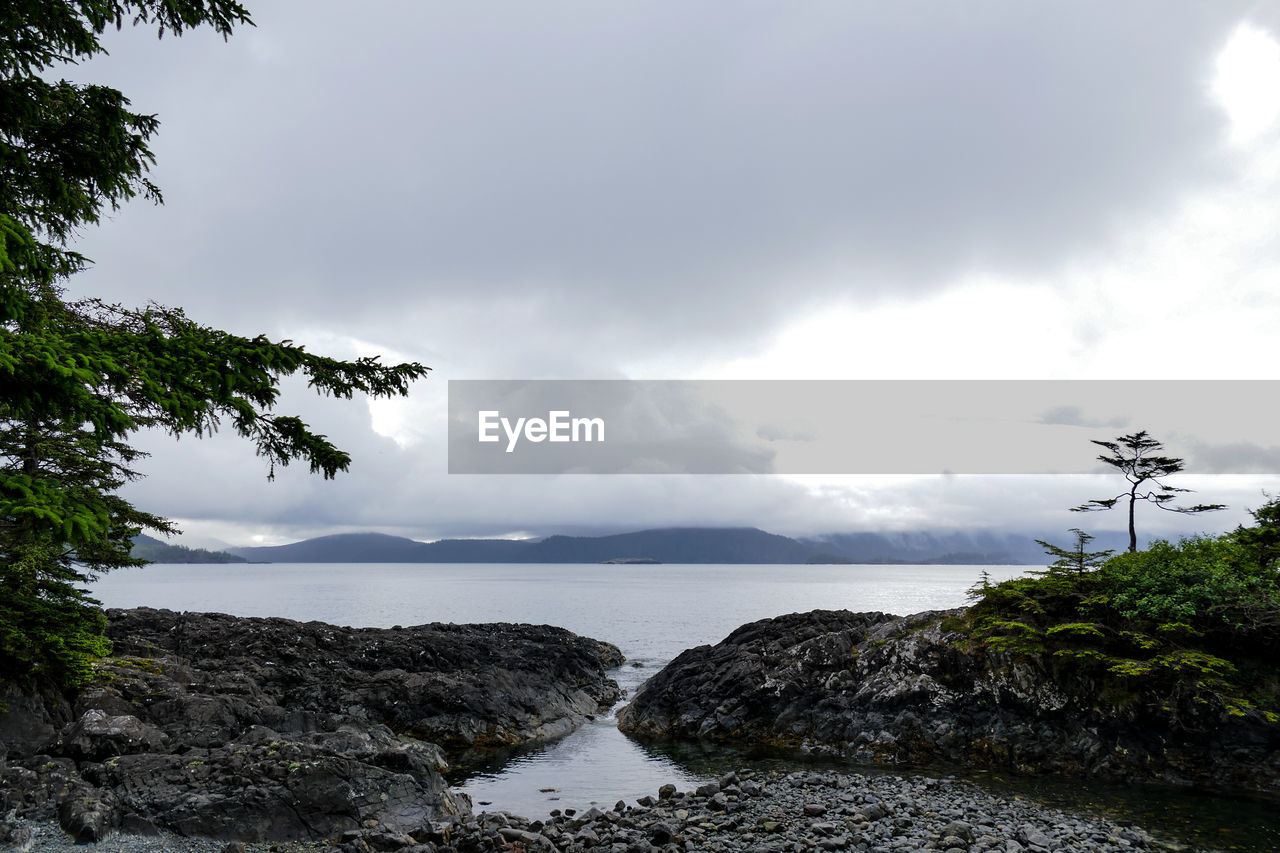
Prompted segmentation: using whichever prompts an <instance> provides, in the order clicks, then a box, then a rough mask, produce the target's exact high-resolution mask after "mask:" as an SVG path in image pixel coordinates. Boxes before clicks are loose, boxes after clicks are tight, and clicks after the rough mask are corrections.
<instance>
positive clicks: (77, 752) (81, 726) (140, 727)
mask: <svg viewBox="0 0 1280 853" xmlns="http://www.w3.org/2000/svg"><path fill="white" fill-rule="evenodd" d="M166 740H168V737H167V736H166V735H165V733H164V732H162V731H160V730H159V729H157V728H156V727H155V726H150V725H147V724H146V723H144V722H142V720H139V719H138V718H137V717H135V716H133V715H131V714H121V715H118V716H114V717H113V716H108V715H107V713H106V712H105V711H102V710H100V709H98V708H92V709H90V710H88V711H85V712H84V714H83V715H82V716H81V717H80V719H78V720H76V721H75V722H74V723H72V724H71V725H70V726H68V727H67V728H66V730H65V731H63V733H62V734H61V735H59V737H58V740H57V741H56V742H55V743H54V744H53V745H51V746H50V751H52V752H53V753H54V754H55V755H65V756H67V757H69V758H72V759H75V760H76V761H102V760H103V759H106V758H111V757H112V756H116V755H131V754H133V753H135V752H160V751H162V750H163V749H164V746H165V741H166Z"/></svg>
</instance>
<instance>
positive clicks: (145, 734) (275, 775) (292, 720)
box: [0, 608, 622, 850]
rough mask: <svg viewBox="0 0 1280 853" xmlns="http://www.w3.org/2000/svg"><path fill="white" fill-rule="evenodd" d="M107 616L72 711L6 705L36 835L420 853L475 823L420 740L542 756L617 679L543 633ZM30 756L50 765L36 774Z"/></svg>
mask: <svg viewBox="0 0 1280 853" xmlns="http://www.w3.org/2000/svg"><path fill="white" fill-rule="evenodd" d="M108 615H109V617H110V627H109V632H108V633H109V636H110V638H111V639H112V641H113V643H114V646H115V650H116V653H117V655H116V656H115V657H113V658H109V659H107V660H105V661H103V662H102V664H101V665H100V666H99V675H100V677H99V678H98V679H97V680H96V681H95V682H94V684H93V685H91V686H90V687H89V688H88V689H86V690H84V691H83V692H82V693H81V694H80V696H78V697H76V699H75V701H74V705H71V704H70V703H67V702H66V701H65V700H62V699H61V698H60V697H30V701H25V702H24V699H23V697H22V696H21V695H18V696H17V697H16V700H15V701H11V702H10V707H11V708H17V709H18V710H19V711H20V712H21V713H20V714H19V715H16V716H10V717H9V718H8V721H7V724H5V723H0V734H5V733H7V735H6V737H7V740H6V745H7V746H8V748H9V750H10V752H11V753H16V754H17V755H18V756H30V757H29V758H25V759H24V761H23V765H24V766H6V765H5V764H4V762H3V761H2V760H0V799H2V803H0V804H2V805H4V806H5V807H11V808H14V809H15V810H16V812H17V813H19V814H21V815H22V816H24V817H36V818H46V817H51V816H53V810H54V808H55V806H56V808H57V815H58V818H59V820H60V821H61V823H62V825H63V826H64V827H65V828H66V829H67V831H68V832H69V833H71V834H73V835H74V836H75V837H76V838H77V839H79V840H94V839H97V838H100V837H101V836H102V834H103V833H104V832H106V831H108V830H110V829H111V828H113V827H115V826H116V825H120V826H121V827H122V828H126V829H127V830H128V831H131V832H142V833H154V832H156V831H158V829H160V828H164V829H170V830H173V831H176V832H178V833H179V834H183V835H191V836H204V837H209V838H214V839H221V840H227V841H285V840H294V839H320V838H326V837H328V838H334V837H338V836H339V835H341V834H342V833H344V832H354V833H356V835H355V836H353V837H351V838H348V839H346V840H344V841H342V842H341V844H340V846H341V845H343V844H345V845H351V846H353V848H360V849H369V850H374V849H378V850H381V849H402V848H406V847H410V846H413V845H416V844H418V843H419V842H424V843H425V842H426V841H427V839H415V838H412V837H410V836H409V835H407V834H406V833H408V832H411V831H418V830H420V829H421V828H422V827H425V826H433V825H436V824H437V823H438V822H440V821H445V820H457V819H458V818H461V817H465V816H466V815H468V814H469V813H470V810H471V804H470V801H469V800H468V799H467V798H466V797H465V796H464V795H461V794H456V793H454V792H451V791H449V790H448V789H447V787H446V785H445V781H444V777H443V776H442V772H443V771H444V770H445V769H447V766H448V765H447V763H446V761H445V755H444V752H443V751H442V749H441V747H440V746H439V745H437V743H436V742H429V741H428V740H427V739H425V738H434V739H435V740H436V741H437V742H439V743H444V744H448V745H449V746H450V747H453V748H458V749H462V748H477V747H488V746H502V745H512V744H520V743H526V742H529V741H537V740H541V739H545V738H550V737H555V736H558V735H560V734H564V733H566V732H568V731H570V730H572V729H573V728H574V727H576V726H577V725H578V724H579V723H581V722H582V721H583V720H584V719H585V718H586V717H587V716H588V715H589V714H594V713H596V712H598V711H599V710H600V709H601V708H602V707H607V706H609V705H610V704H611V703H612V702H613V701H614V700H615V699H616V698H617V697H618V695H619V691H618V687H617V685H616V684H615V683H614V682H613V681H612V680H611V679H610V678H609V677H608V676H607V672H606V671H607V670H608V669H609V668H611V667H613V666H617V665H619V664H620V663H621V662H622V656H621V654H620V653H619V652H618V651H617V649H616V648H614V647H612V646H609V645H607V644H604V643H598V642H596V641H594V640H588V639H585V638H582V637H578V636H576V635H574V634H571V633H569V632H567V631H564V630H562V629H559V628H552V627H549V626H529V625H425V626H418V627H414V628H398V629H388V630H379V629H352V628H341V627H336V626H332V625H326V624H323V623H319V622H309V623H300V622H293V621H290V620H285V619H238V618H235V617H231V616H224V615H219V614H190V613H188V614H178V613H173V612H170V611H163V610H150V609H145V608H144V609H139V610H131V611H119V610H113V611H109V614H108ZM59 703H61V704H59ZM72 708H74V714H75V717H74V719H73V718H72V715H71V711H72ZM6 725H7V727H6ZM55 731H56V732H58V735H57V737H56V738H55V737H52V735H53V734H54V733H55ZM36 743H39V744H40V745H41V746H43V745H44V744H46V743H47V744H48V746H47V747H44V748H46V749H47V750H48V751H49V752H50V753H51V755H43V756H36V755H34V754H33V753H34V751H35V750H36V749H39V748H41V747H39V746H33V745H32V744H36ZM25 765H29V766H25ZM86 783H91V784H86ZM122 815H123V817H122ZM431 841H432V843H434V839H432V840H431Z"/></svg>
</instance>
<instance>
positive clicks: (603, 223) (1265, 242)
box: [69, 0, 1280, 542]
mask: <svg viewBox="0 0 1280 853" xmlns="http://www.w3.org/2000/svg"><path fill="white" fill-rule="evenodd" d="M254 6H255V8H254V14H255V17H256V19H257V21H258V24H259V26H258V27H257V28H256V29H251V30H246V31H244V32H241V33H238V34H236V35H235V36H233V37H232V39H231V40H230V42H228V43H226V44H224V43H223V42H222V41H221V40H220V39H218V38H216V37H213V36H212V35H210V34H199V33H194V34H191V35H188V36H184V37H183V38H181V39H166V40H164V41H163V42H156V41H155V40H154V39H153V38H152V37H151V34H150V32H144V31H130V30H125V31H124V32H122V33H119V34H114V33H109V34H108V38H109V43H108V44H109V47H110V49H111V50H112V56H111V57H108V58H105V59H104V60H102V61H100V62H94V63H89V64H87V65H85V66H82V67H78V68H75V69H72V70H71V71H70V72H69V74H70V75H72V76H75V77H77V78H79V79H85V80H94V81H102V82H107V83H110V84H113V85H118V86H120V88H122V89H123V90H124V91H125V93H126V94H127V95H128V96H130V97H131V98H132V99H133V102H134V104H135V106H136V107H137V108H138V109H139V110H141V111H143V112H146V113H151V112H155V113H158V114H159V115H160V117H161V119H162V122H163V124H162V129H161V132H160V136H159V139H158V141H157V144H156V150H157V154H158V157H159V163H158V166H157V169H156V172H155V175H154V177H155V178H156V180H157V182H158V183H159V184H160V185H161V186H162V187H163V188H164V190H165V194H166V198H167V200H168V203H167V205H166V206H165V207H164V208H162V209H155V208H150V207H147V206H145V205H140V204H134V205H130V206H128V207H126V208H125V209H124V210H122V211H121V212H119V213H118V214H117V215H115V216H114V217H113V218H112V219H111V220H110V221H109V222H107V223H106V224H105V225H103V226H102V227H101V228H98V229H95V230H93V231H90V232H87V233H86V234H85V235H84V236H83V238H82V239H81V241H80V242H79V244H78V245H77V248H79V249H80V250H82V251H84V252H85V253H86V254H88V255H89V256H90V257H93V258H95V259H96V260H97V262H98V265H97V267H96V268H95V269H94V270H92V271H91V272H89V273H87V274H85V275H82V276H77V277H76V279H75V280H73V281H72V282H71V287H72V289H73V290H74V291H76V292H83V293H91V294H93V295H97V296H101V297H102V298H104V299H107V300H109V301H116V300H118V301H122V302H126V303H140V302H143V301H145V300H146V299H157V300H159V301H161V302H165V303H169V304H177V305H182V306H184V307H185V308H187V309H188V311H189V313H190V314H191V316H193V317H195V318H197V319H198V320H200V321H202V322H207V323H211V324H214V325H217V326H221V327H224V328H228V329H231V330H233V331H238V332H241V333H246V334H256V333H258V332H260V331H261V332H267V333H269V334H272V335H275V336H278V337H279V336H289V337H293V338H295V339H296V340H299V341H301V342H304V343H307V344H308V346H310V347H311V348H312V349H317V350H321V351H325V352H334V354H335V355H348V354H354V353H355V352H358V351H367V349H366V350H361V349H360V348H359V346H358V344H357V343H356V342H363V343H364V345H365V346H366V347H367V348H373V349H375V350H377V351H394V352H396V353H398V354H403V357H406V358H411V359H416V360H420V361H423V362H425V363H427V364H429V365H431V366H432V367H434V368H435V369H436V370H435V372H434V373H433V374H432V376H431V378H429V379H428V380H426V381H425V382H423V383H420V384H419V386H418V387H417V388H416V389H415V393H414V396H413V397H412V398H411V399H410V400H408V401H390V402H379V403H375V404H374V405H373V406H372V407H371V406H369V405H367V404H366V403H365V402H363V401H355V402H353V403H339V402H335V401H329V400H324V401H319V400H313V399H311V398H310V397H306V396H305V395H304V396H298V395H297V394H296V393H294V394H293V395H292V396H293V397H294V398H295V399H296V401H297V402H296V408H297V409H298V410H300V411H301V412H302V413H303V414H304V416H305V418H306V419H307V420H308V421H309V422H311V423H314V424H316V425H317V428H319V429H320V431H322V432H326V433H327V434H330V435H332V436H334V437H335V438H336V439H337V440H338V443H339V444H340V446H343V447H344V448H347V449H350V450H351V451H352V453H353V455H354V457H355V463H354V467H353V471H352V472H351V474H349V475H346V476H343V477H341V478H339V480H338V481H335V482H324V481H320V480H316V479H314V478H311V477H309V476H307V474H306V472H305V471H298V470H295V469H290V470H288V471H286V472H283V473H282V475H281V476H280V478H279V480H278V481H277V482H276V483H274V484H271V485H266V484H265V483H264V482H263V470H262V466H261V464H260V463H259V461H258V460H255V459H253V458H252V457H251V456H250V455H249V453H248V448H247V447H246V446H245V445H244V444H243V443H241V442H237V441H234V440H232V439H230V438H229V437H226V436H220V437H218V438H216V439H214V440H212V441H198V442H197V441H185V440H184V441H182V442H179V443H177V444H173V443H172V442H171V441H170V440H168V439H159V438H151V437H144V438H143V439H142V443H143V444H144V445H145V446H146V447H147V448H149V449H151V450H153V452H154V454H155V455H154V458H153V459H152V460H150V461H149V462H148V463H147V466H146V469H145V470H147V471H148V473H149V474H150V478H149V479H148V480H146V481H144V482H141V483H139V484H135V485H134V486H132V487H131V489H130V492H129V494H131V495H133V496H135V497H136V499H137V500H138V501H139V503H140V504H141V505H143V506H145V507H146V508H148V509H151V510H154V511H158V512H161V513H164V514H168V515H171V516H174V517H177V518H181V519H183V520H184V522H185V523H186V524H187V526H188V528H189V529H193V530H199V529H206V530H208V531H210V535H217V536H219V537H220V538H227V539H234V541H237V542H241V541H244V540H243V539H240V538H239V537H238V535H237V531H239V532H240V533H243V534H244V535H246V536H248V535H259V536H264V537H268V538H272V537H274V538H292V537H297V536H301V535H312V534H315V533H321V532H329V531H330V530H332V529H337V528H342V529H347V528H358V529H368V528H376V529H385V530H387V531H388V532H399V533H402V534H408V535H413V536H418V537H422V538H431V537H434V536H438V535H505V534H513V533H530V532H535V533H536V532H542V533H549V532H556V531H558V530H566V529H579V530H588V529H590V530H599V529H622V528H635V527H641V526H649V525H658V524H680V523H697V524H717V523H724V524H758V525H760V526H762V527H766V528H769V529H776V530H779V531H780V532H825V531H830V530H843V529H851V528H858V527H860V526H862V525H866V526H868V527H874V526H876V525H889V526H896V527H898V528H900V529H901V528H902V527H904V526H929V525H935V524H943V525H970V524H986V523H987V522H991V523H993V524H996V525H999V526H1004V525H1009V524H1028V525H1035V526H1038V527H1039V526H1040V525H1053V524H1057V525H1058V526H1060V527H1062V528H1063V529H1066V528H1067V527H1069V526H1071V524H1072V523H1073V522H1074V521H1078V519H1072V518H1067V519H1066V520H1065V521H1064V522H1061V523H1060V522H1059V519H1058V514H1060V513H1061V508H1062V507H1065V506H1072V505H1075V504H1078V503H1080V502H1081V501H1082V500H1086V499H1088V498H1089V497H1091V496H1092V495H1091V494H1090V493H1091V491H1092V489H1088V488H1086V489H1084V494H1083V495H1075V494H1068V492H1071V491H1072V490H1071V489H1069V488H1068V487H1067V485H1065V484H1066V483H1068V482H1069V481H1067V480H1064V479H1058V478H1050V479H1048V480H1046V481H1045V482H1043V483H1041V482H1039V481H1036V482H1033V481H1031V480H1024V479H1002V478H977V479H974V478H967V477H948V478H921V479H916V480H910V481H897V480H887V481H886V480H883V479H881V480H876V479H869V480H862V481H857V482H841V481H833V482H832V483H830V484H829V485H827V486H817V485H812V484H808V483H805V482H800V481H797V480H792V479H783V478H771V477H733V478H724V479H719V478H699V477H679V476H671V477H635V478H625V477H613V478H591V477H561V478H540V477H516V478H495V477H471V478H467V477H462V478H459V477H450V476H447V475H446V474H444V463H445V457H444V453H443V447H444V445H443V440H444V431H445V427H446V425H447V422H446V414H445V399H444V384H445V382H446V381H447V380H449V379H458V378H472V379H481V378H484V379H493V378H575V379H583V378H597V379H613V378H624V377H625V378H637V377H652V378H688V377H691V376H701V377H706V378H766V377H769V378H800V377H804V378H876V379H883V378H934V379H936V378H974V377H979V378H1014V377H1021V378H1035V379H1040V378H1049V377H1054V378H1096V379H1102V378H1111V377H1121V378H1138V379H1145V378H1154V377H1163V378H1192V377H1200V378H1215V379H1216V378H1223V377H1235V376H1253V377H1257V378H1272V376H1273V373H1274V371H1273V369H1272V365H1273V364H1274V357H1273V356H1274V353H1273V350H1274V345H1273V344H1272V343H1271V341H1273V339H1274V329H1273V328H1272V326H1273V325H1274V316H1275V310H1274V309H1277V308H1278V307H1280V303H1277V301H1276V300H1277V297H1276V296H1275V295H1274V288H1273V286H1272V285H1273V282H1274V280H1275V276H1276V273H1277V272H1280V241H1277V239H1276V236H1275V235H1276V234H1277V233H1280V223H1278V222H1277V214H1276V208H1275V204H1274V199H1275V197H1276V193H1277V191H1278V189H1280V177H1278V176H1280V150H1278V149H1277V147H1276V145H1275V144H1274V143H1275V141H1276V140H1275V125H1274V119H1273V118H1269V116H1271V111H1273V110H1274V105H1273V104H1272V102H1271V101H1269V100H1267V97H1268V94H1267V93H1268V92H1274V91H1278V90H1280V89H1277V88H1276V87H1274V86H1273V87H1270V89H1268V88H1267V87H1266V86H1263V85H1258V86H1255V87H1254V88H1253V89H1249V88H1248V87H1249V85H1250V81H1251V80H1252V81H1255V82H1256V81H1257V80H1258V79H1259V78H1258V77H1257V75H1256V74H1254V72H1253V71H1251V70H1250V69H1258V68H1261V69H1263V71H1264V73H1269V72H1266V69H1268V68H1271V67H1272V66H1271V65H1269V64H1268V63H1270V62H1271V60H1270V59H1268V57H1270V56H1272V53H1269V51H1270V50H1271V48H1270V47H1268V44H1267V41H1266V40H1267V39H1269V38H1272V36H1273V34H1274V26H1273V24H1274V23H1275V22H1274V21H1271V20H1261V19H1258V18H1257V17H1256V10H1255V9H1254V7H1253V4H1248V3H1244V2H1219V3H1213V4H1203V3H1194V2H1185V3H1173V4H1170V3H1165V2H1155V0H1145V2H1133V3H1125V4H1118V5H1117V4H1111V3H1102V2H1080V3H1073V4H1070V5H1069V6H1068V5H1063V6H1060V7H1054V6H1051V5H1048V6H1047V5H1045V4H1026V3H1021V2H1015V0H1005V2H996V3H989V4H983V5H981V6H966V7H964V8H963V9H962V8H959V7H957V8H955V9H951V8H949V7H945V6H939V5H924V4H913V3H897V4H846V3H835V2H817V3H811V4H775V3H766V2H756V0H748V2H743V3H739V4H735V6H734V8H733V12H732V14H726V11H725V9H724V8H723V7H722V6H720V5H717V4H680V5H672V4H660V3H646V2H640V3H632V4H599V3H588V2H564V1H562V0H552V2H546V3H539V4H536V5H534V4H525V5H504V6H498V5H496V4H494V3H491V2H485V1H484V0H481V2H474V3H468V4H434V3H418V2H408V0H403V2H387V3H379V4H375V5H371V6H368V7H360V8H359V9H358V10H353V9H352V7H350V6H348V5H339V4H336V3H333V2H329V0H326V2H317V3H312V4H308V5H307V6H306V7H305V8H300V7H298V6H296V5H290V4H284V3H278V2H262V3H255V4H254ZM1246 13H1249V14H1254V15H1255V18H1251V19H1250V20H1249V21H1248V22H1247V26H1246V27H1245V28H1244V29H1241V25H1242V21H1244V20H1245V17H1246ZM1241 68H1243V69H1245V70H1244V71H1241V70H1239V69H1241ZM1241 81H1244V82H1241ZM1186 409H1187V410H1188V411H1191V410H1193V409H1194V401H1188V402H1187V404H1186ZM1045 417H1046V422H1057V423H1061V424H1067V423H1070V422H1073V421H1076V422H1078V423H1075V424H1074V425H1076V426H1086V425H1095V422H1098V423H1100V425H1102V426H1108V425H1110V424H1111V423H1115V421H1114V420H1108V419H1107V418H1105V417H1102V418H1101V420H1100V421H1098V418H1099V417H1100V416H1097V415H1095V414H1094V413H1091V412H1088V411H1084V412H1072V411H1070V410H1068V409H1066V408H1064V409H1060V410H1058V411H1057V412H1056V413H1055V412H1053V411H1048V412H1046V416H1045ZM371 418H372V422H373V427H374V428H373V429H371V427H370V424H371ZM713 426H714V425H713ZM779 426H780V427H785V428H786V429H785V430H780V431H778V432H777V433H776V434H774V433H772V432H770V431H767V430H766V433H768V434H761V435H759V436H757V437H758V438H764V439H769V438H771V437H772V438H773V439H775V440H777V439H782V438H790V435H785V434H784V433H785V432H786V430H789V429H790V427H789V426H788V425H786V424H780V425H779ZM1255 443H1258V442H1256V441H1255ZM1260 446H1265V442H1263V443H1261V444H1260ZM1240 488H1241V489H1244V488H1245V487H1243V486H1241V487H1240ZM1248 488H1249V489H1253V490H1254V493H1255V494H1256V488H1257V486H1256V484H1251V485H1250V486H1249V487H1248ZM1105 491H1106V490H1105V488H1104V489H1103V492H1105ZM1103 492H1099V494H1101V493H1103ZM1206 499H1212V500H1219V498H1218V496H1217V495H1206ZM1225 515H1226V514H1220V516H1225ZM1217 521H1218V519H1215V523H1217ZM1039 529H1043V528H1042V527H1040V528H1039Z"/></svg>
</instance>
